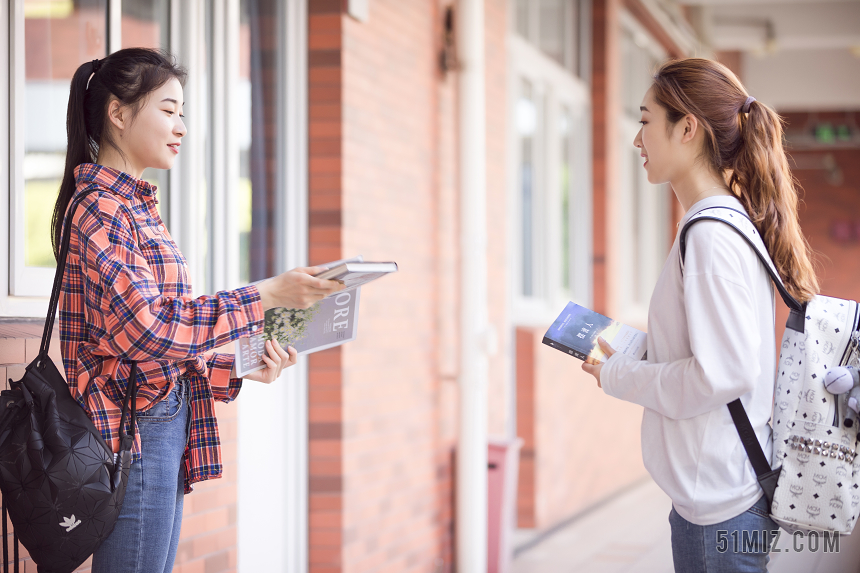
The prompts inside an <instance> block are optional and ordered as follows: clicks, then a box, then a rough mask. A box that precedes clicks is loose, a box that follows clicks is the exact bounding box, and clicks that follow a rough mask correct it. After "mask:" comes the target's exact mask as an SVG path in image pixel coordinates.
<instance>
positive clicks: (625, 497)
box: [510, 480, 860, 573]
mask: <svg viewBox="0 0 860 573" xmlns="http://www.w3.org/2000/svg"><path fill="white" fill-rule="evenodd" d="M670 509H671V502H670V501H669V498H668V497H666V494H664V493H663V492H662V491H661V490H660V489H659V488H658V487H657V486H656V485H655V484H654V483H653V482H652V481H650V480H649V481H647V482H645V483H642V484H640V485H637V486H635V487H632V488H631V489H630V490H628V491H626V492H624V493H623V494H621V495H618V496H617V497H616V498H615V499H613V500H611V501H609V502H608V503H606V504H604V505H601V506H600V507H598V508H596V509H595V510H593V511H591V512H588V513H586V514H584V515H583V516H581V517H580V518H578V519H576V520H574V521H573V522H572V523H570V524H569V525H568V526H566V527H564V528H562V529H559V530H558V531H556V532H555V533H553V534H551V535H549V536H546V537H544V538H543V539H542V540H540V541H538V542H537V543H536V544H534V545H533V546H531V547H530V548H528V549H526V550H525V551H522V552H521V553H520V554H519V555H518V556H517V557H516V558H515V559H514V564H513V567H512V568H511V571H510V573H580V572H582V573H622V572H623V573H632V572H635V573H672V571H673V567H672V550H671V547H670V545H669V519H668V517H669V510H670ZM532 536H533V533H530V532H528V531H519V532H517V536H516V539H515V543H514V545H515V546H523V544H524V543H527V542H528V541H529V539H530V537H532ZM802 541H803V540H801V543H802ZM791 547H792V538H791V537H790V536H788V535H787V534H785V533H783V535H782V537H781V538H780V541H779V542H778V545H777V548H781V549H782V550H783V551H782V552H780V553H771V562H770V566H769V567H768V571H769V572H770V573H860V531H858V532H856V533H855V534H854V535H851V536H850V537H842V538H841V540H840V547H839V553H827V554H825V553H823V551H821V550H819V551H818V552H811V551H810V550H809V549H808V548H807V549H806V550H804V551H802V552H799V553H795V552H790V548H791Z"/></svg>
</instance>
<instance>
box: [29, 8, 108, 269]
mask: <svg viewBox="0 0 860 573" xmlns="http://www.w3.org/2000/svg"><path fill="white" fill-rule="evenodd" d="M106 14H107V2H106V0H78V1H77V2H75V1H73V0H24V44H25V48H24V60H25V71H24V75H25V83H24V101H23V102H21V107H22V108H23V109H22V110H21V113H23V114H24V164H23V166H22V167H23V172H24V221H23V225H24V264H25V265H26V266H29V267H54V266H56V265H55V263H54V255H53V251H52V250H51V231H50V229H51V215H52V213H53V205H54V202H55V201H56V199H57V192H58V191H59V189H60V182H61V180H62V178H63V167H64V165H65V160H66V108H67V106H68V102H69V84H70V82H71V81H72V75H74V73H75V70H76V69H77V67H78V66H79V65H80V64H82V63H83V62H86V61H88V60H94V59H96V58H103V57H104V56H105V54H106V45H107V44H106V30H105V26H106Z"/></svg>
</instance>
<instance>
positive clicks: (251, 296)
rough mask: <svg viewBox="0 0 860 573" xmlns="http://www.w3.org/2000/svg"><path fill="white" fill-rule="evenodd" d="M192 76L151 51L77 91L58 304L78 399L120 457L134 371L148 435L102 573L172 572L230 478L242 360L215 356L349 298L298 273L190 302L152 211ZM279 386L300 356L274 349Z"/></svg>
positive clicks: (271, 373)
mask: <svg viewBox="0 0 860 573" xmlns="http://www.w3.org/2000/svg"><path fill="white" fill-rule="evenodd" d="M185 75H186V74H185V71H184V70H183V69H182V68H180V67H178V66H177V65H176V64H175V62H174V60H173V58H172V56H170V55H169V54H167V53H164V52H160V51H156V50H147V49H141V48H130V49H125V50H120V51H118V52H115V53H113V54H111V55H109V56H108V57H106V58H104V59H103V60H94V61H92V62H87V63H85V64H83V65H81V66H80V67H79V68H78V69H77V71H76V72H75V75H74V77H73V78H72V84H71V91H70V97H69V107H68V115H67V131H68V149H67V155H66V165H65V173H64V176H63V181H62V185H61V187H60V193H59V197H58V199H57V203H56V206H55V208H54V216H53V222H52V232H53V233H52V239H53V244H54V251H55V255H56V254H58V250H59V245H60V243H61V237H62V233H63V232H64V231H65V230H64V229H63V228H62V227H63V220H64V216H65V213H66V210H67V208H68V206H69V204H70V202H71V200H72V198H73V197H74V196H75V195H77V194H80V193H83V192H88V191H91V190H93V189H96V190H97V191H96V192H94V193H90V194H89V195H88V196H86V197H85V198H84V199H83V200H81V201H80V204H79V205H78V207H77V209H76V211H75V213H74V216H73V218H72V223H71V228H70V229H69V232H71V241H70V249H69V254H68V258H67V262H66V270H65V279H64V281H63V287H62V294H61V299H60V340H61V346H62V354H63V363H64V367H65V370H66V376H67V380H68V383H69V389H70V391H71V393H72V396H74V397H75V398H76V399H77V400H78V402H79V403H80V404H81V407H83V408H84V409H85V410H86V412H87V414H88V415H89V416H90V418H91V419H92V421H93V422H94V423H95V425H96V427H98V428H99V430H100V431H101V433H102V435H103V437H104V438H105V440H106V441H107V443H109V444H111V445H112V447H113V449H114V451H118V438H119V424H120V411H121V406H120V405H121V404H122V398H123V396H124V395H125V393H126V391H127V389H128V388H127V385H128V376H129V372H130V365H131V363H132V362H137V364H138V370H137V384H138V388H139V389H138V393H137V396H138V398H137V409H138V427H137V431H136V437H135V444H134V448H133V450H132V454H133V457H132V460H133V463H132V467H131V471H130V474H129V482H128V487H127V490H126V494H125V500H124V502H123V507H122V512H121V514H120V517H119V519H118V521H117V523H116V527H115V529H114V530H113V532H112V533H111V534H110V535H109V536H108V537H107V539H106V540H105V541H104V542H103V543H102V545H101V546H100V547H99V549H98V550H97V551H96V552H95V554H94V557H93V572H94V573H104V572H108V571H109V572H111V573H119V572H141V573H143V572H145V573H160V572H162V571H163V572H168V571H171V570H172V568H173V562H174V559H175V557H176V549H177V546H178V543H179V531H180V527H181V523H182V505H183V503H182V502H183V495H184V494H185V493H188V492H190V491H191V485H192V484H193V483H194V482H198V481H202V480H206V479H212V478H218V477H220V476H221V460H220V445H219V443H220V442H219V439H218V426H217V422H216V419H215V410H214V400H220V401H223V402H229V401H231V400H233V399H235V398H236V396H237V394H238V393H239V389H240V388H241V385H242V379H239V378H236V377H235V368H234V366H233V363H234V357H233V355H230V354H220V353H217V352H214V349H215V348H217V347H219V346H221V345H224V344H226V343H228V342H230V341H233V340H236V339H237V338H240V337H244V336H249V335H251V334H253V333H254V332H256V331H257V330H258V329H259V328H260V327H261V326H262V324H263V317H264V312H265V310H266V309H268V308H273V307H279V306H284V307H290V308H307V307H309V306H311V305H312V304H314V303H315V302H316V301H318V300H320V299H321V298H323V297H325V296H327V295H329V294H331V293H332V292H335V291H337V290H340V289H341V288H343V287H342V286H341V285H340V284H339V283H337V282H335V281H324V280H320V279H317V278H314V277H313V275H314V274H315V273H317V272H319V271H320V270H322V269H317V268H313V267H310V268H300V269H294V270H292V271H289V272H286V273H283V274H281V275H278V276H276V277H273V278H271V279H268V280H266V281H263V282H261V283H258V284H257V285H252V286H247V287H243V288H240V289H236V290H232V291H222V292H218V293H216V294H214V295H208V296H201V297H196V298H194V297H192V294H191V285H190V284H189V281H188V273H187V264H186V262H185V258H184V257H183V256H182V253H181V252H180V250H179V248H178V247H177V245H176V243H175V242H174V241H173V238H172V237H171V236H170V233H169V232H168V231H167V229H166V227H165V225H164V223H163V222H162V220H161V218H160V217H159V214H158V211H157V210H156V204H157V202H158V201H157V199H156V188H155V186H153V185H150V184H149V183H147V182H145V181H143V180H141V179H140V177H141V174H142V173H143V170H144V169H146V168H147V167H152V168H156V169H170V168H171V167H172V166H173V162H174V161H175V159H176V156H177V155H178V153H179V149H180V142H181V140H182V138H183V136H184V135H185V133H186V130H185V125H184V123H183V121H182V117H183V116H182V108H183V97H182V84H183V82H184V80H185ZM266 351H267V353H268V355H267V356H264V361H265V362H266V365H267V367H266V368H265V369H264V370H262V371H258V372H255V373H253V374H249V375H247V376H246V377H245V378H248V379H251V380H256V381H259V382H263V383H270V382H273V381H274V380H275V379H277V378H278V376H279V375H280V373H281V371H282V370H283V369H284V368H286V367H288V366H292V365H293V364H295V363H296V351H295V349H293V348H289V349H288V351H284V350H283V349H282V348H281V346H280V345H279V344H274V343H272V342H267V343H266Z"/></svg>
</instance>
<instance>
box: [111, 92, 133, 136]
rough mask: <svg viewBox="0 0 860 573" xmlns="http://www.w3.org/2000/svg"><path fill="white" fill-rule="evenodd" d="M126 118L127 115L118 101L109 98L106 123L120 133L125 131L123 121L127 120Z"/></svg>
mask: <svg viewBox="0 0 860 573" xmlns="http://www.w3.org/2000/svg"><path fill="white" fill-rule="evenodd" d="M127 116H128V113H127V110H126V109H125V106H124V105H122V103H121V102H120V101H119V100H118V99H116V98H111V100H110V102H109V103H108V109H107V117H108V121H109V122H111V124H113V126H114V127H115V128H117V129H119V130H120V132H122V130H123V129H125V120H126V119H127Z"/></svg>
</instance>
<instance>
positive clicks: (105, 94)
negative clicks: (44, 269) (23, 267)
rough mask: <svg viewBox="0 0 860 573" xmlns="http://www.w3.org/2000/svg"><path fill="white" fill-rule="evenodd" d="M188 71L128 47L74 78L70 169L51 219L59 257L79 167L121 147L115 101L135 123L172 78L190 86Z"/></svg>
mask: <svg viewBox="0 0 860 573" xmlns="http://www.w3.org/2000/svg"><path fill="white" fill-rule="evenodd" d="M185 77H186V72H185V70H184V69H183V68H181V67H179V66H178V65H177V64H176V61H175V59H174V57H173V56H172V55H171V54H169V53H168V52H165V51H162V50H151V49H147V48H126V49H124V50H119V51H117V52H114V53H113V54H111V55H109V56H108V57H106V58H104V59H103V60H93V61H92V62H86V63H84V64H81V65H80V66H79V67H78V69H77V70H76V71H75V75H74V76H72V84H71V87H70V90H69V107H68V110H67V112H66V136H67V137H68V146H67V148H66V166H65V169H64V171H63V182H62V183H61V184H60V193H59V195H58V196H57V203H56V204H55V205H54V215H53V217H52V219H51V244H52V246H53V248H54V258H59V253H60V243H61V239H62V237H61V233H62V230H63V229H62V228H63V219H64V217H65V214H66V209H67V208H68V206H69V201H71V199H72V196H73V195H74V194H75V188H76V185H75V168H77V166H78V165H81V164H82V163H94V162H95V161H96V160H97V158H98V155H99V148H100V147H101V146H103V145H107V146H110V147H113V148H114V149H116V150H117V151H118V152H119V153H120V154H121V155H122V150H121V149H119V147H118V146H117V145H116V142H115V141H114V140H113V138H112V137H111V131H110V129H108V118H107V109H108V104H109V103H110V102H111V99H116V100H119V101H120V103H122V104H123V105H126V106H128V108H129V110H130V113H131V116H130V117H131V119H132V120H134V117H135V116H136V115H137V113H138V112H139V111H140V109H141V106H142V104H143V103H144V101H145V98H146V96H148V95H149V94H150V93H152V92H153V91H155V90H157V89H158V88H160V87H161V86H163V85H164V84H165V83H167V82H168V81H169V80H170V79H171V78H176V79H177V80H179V82H180V83H183V84H184V83H185Z"/></svg>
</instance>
